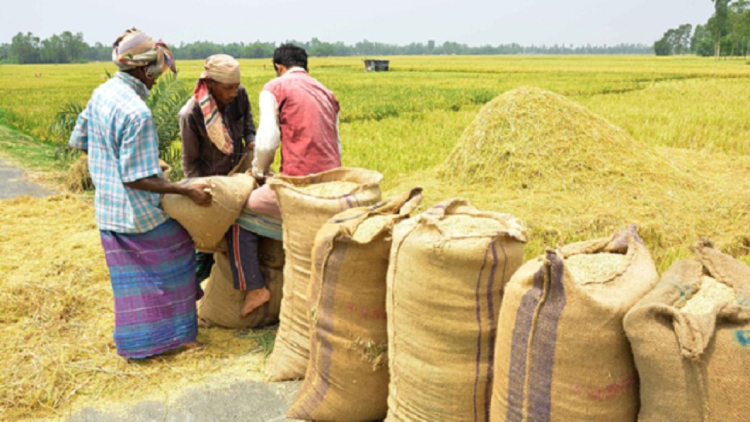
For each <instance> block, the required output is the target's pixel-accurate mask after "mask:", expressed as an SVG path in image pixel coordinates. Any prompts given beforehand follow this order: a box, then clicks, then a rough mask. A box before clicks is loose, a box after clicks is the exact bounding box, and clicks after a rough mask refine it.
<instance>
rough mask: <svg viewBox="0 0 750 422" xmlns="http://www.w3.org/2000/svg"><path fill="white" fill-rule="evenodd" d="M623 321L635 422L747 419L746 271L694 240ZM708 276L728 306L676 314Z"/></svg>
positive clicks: (749, 291)
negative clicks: (723, 290) (635, 392)
mask: <svg viewBox="0 0 750 422" xmlns="http://www.w3.org/2000/svg"><path fill="white" fill-rule="evenodd" d="M693 251H694V253H695V259H690V260H683V261H678V262H676V263H675V264H674V265H672V267H670V269H669V270H668V271H667V272H666V273H664V275H663V276H662V279H661V282H660V283H659V284H658V285H657V286H656V288H655V289H654V290H653V291H651V292H650V293H649V294H648V295H647V296H646V297H644V298H643V299H642V300H641V301H640V302H638V303H637V304H636V305H635V306H634V307H633V309H631V310H630V312H628V314H627V315H626V316H625V332H626V333H627V335H628V339H630V343H631V345H632V347H633V354H634V356H635V363H636V366H637V368H638V375H639V377H640V380H641V383H640V390H641V391H640V395H641V411H640V413H639V415H638V420H640V421H668V420H669V421H686V422H691V421H743V420H748V418H750V268H748V267H747V266H746V265H745V264H743V263H741V262H739V261H737V260H735V259H734V258H732V257H730V256H728V255H725V254H723V253H721V252H719V251H717V250H715V249H714V248H713V246H712V245H711V244H710V243H709V242H705V241H704V242H699V243H698V244H696V245H695V246H694V248H693ZM704 275H708V276H710V277H712V278H714V279H716V281H718V282H722V283H725V284H726V285H728V286H731V287H732V289H733V290H734V293H735V301H732V302H729V301H724V302H719V303H717V304H716V306H714V307H713V308H712V309H711V308H708V310H707V313H705V314H702V315H700V314H699V315H695V314H692V313H685V312H683V311H682V308H683V306H685V303H686V302H687V301H688V300H690V299H691V296H693V295H694V294H695V293H696V292H698V291H699V289H701V288H702V279H703V277H702V276H704Z"/></svg>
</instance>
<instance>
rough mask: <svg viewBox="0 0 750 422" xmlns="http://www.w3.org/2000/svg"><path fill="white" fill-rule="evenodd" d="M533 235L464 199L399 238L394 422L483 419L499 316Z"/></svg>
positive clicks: (397, 233)
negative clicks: (508, 286) (509, 283)
mask: <svg viewBox="0 0 750 422" xmlns="http://www.w3.org/2000/svg"><path fill="white" fill-rule="evenodd" d="M526 240H527V234H526V229H525V228H524V227H523V226H522V225H521V223H520V222H519V221H518V220H516V219H515V218H514V217H513V216H511V215H508V214H500V213H494V212H485V211H478V210H477V209H476V208H474V207H472V206H471V205H469V202H468V201H466V200H462V199H452V200H448V201H445V202H443V203H441V204H439V205H436V206H434V207H432V208H430V209H429V210H427V211H426V212H424V213H422V214H420V215H418V216H416V217H415V218H413V219H409V220H405V221H403V222H402V223H399V224H398V225H397V226H396V227H395V229H394V232H393V246H392V248H391V255H390V267H389V269H388V278H387V280H388V282H387V288H388V291H387V295H386V307H387V308H386V309H387V313H388V365H389V370H390V384H389V392H388V418H387V420H389V421H430V422H433V421H486V420H487V419H488V418H489V399H490V391H491V388H492V365H493V360H494V356H493V352H494V344H495V341H494V340H495V334H496V328H497V313H498V309H499V308H500V302H501V299H502V296H503V288H504V285H505V283H506V282H507V281H508V279H509V278H510V277H511V275H512V274H513V273H514V272H515V271H516V269H518V267H520V266H521V263H522V262H523V243H525V242H526Z"/></svg>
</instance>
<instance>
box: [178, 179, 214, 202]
mask: <svg viewBox="0 0 750 422" xmlns="http://www.w3.org/2000/svg"><path fill="white" fill-rule="evenodd" d="M211 188H213V186H212V185H209V184H208V183H193V184H191V185H188V186H186V190H185V196H187V197H188V198H190V199H192V200H193V202H195V204H196V205H200V206H201V207H207V206H210V205H211V201H212V200H213V197H214V196H213V194H212V193H211Z"/></svg>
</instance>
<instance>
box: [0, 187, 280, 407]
mask: <svg viewBox="0 0 750 422" xmlns="http://www.w3.org/2000/svg"><path fill="white" fill-rule="evenodd" d="M0 227H2V230H1V231H0V256H2V257H3V259H2V260H0V274H2V277H0V338H2V341H0V356H2V357H3V364H2V365H0V419H2V420H18V419H21V418H32V417H33V418H42V417H55V416H60V415H63V414H67V413H68V412H70V411H71V410H72V409H73V408H77V407H79V406H82V405H86V404H94V403H95V405H96V406H100V405H102V403H117V404H119V405H125V404H128V403H129V402H132V401H133V400H138V399H143V398H144V397H154V396H155V397H163V396H164V395H166V394H167V393H169V394H170V395H172V396H176V395H178V394H179V392H180V391H182V390H183V389H186V388H190V387H191V386H194V385H195V382H197V381H201V382H202V383H206V382H208V383H209V384H211V383H216V384H220V383H225V382H231V380H233V379H237V378H244V379H260V378H261V377H262V375H261V372H260V371H261V369H262V367H263V365H264V357H265V355H266V354H267V352H268V350H269V346H270V344H272V341H273V340H272V339H273V331H272V330H270V331H269V330H261V331H256V332H252V331H247V332H237V331H232V330H222V329H208V330H201V331H200V333H199V336H198V339H199V341H203V342H205V343H207V344H208V347H207V348H206V349H205V350H203V351H200V352H189V353H172V354H167V355H164V356H160V357H156V358H151V359H147V360H143V361H136V362H133V363H128V361H126V360H125V359H122V358H120V357H119V356H117V353H116V350H115V346H114V342H113V339H112V331H113V328H114V315H113V300H112V291H111V285H110V281H109V275H108V271H107V267H106V263H105V261H104V253H103V250H102V247H101V240H100V237H99V231H98V230H97V228H96V224H95V221H94V211H93V208H92V207H91V206H89V205H86V204H84V203H82V202H80V201H78V200H77V199H76V198H75V197H73V196H70V195H58V196H53V197H50V198H44V199H32V198H30V197H22V198H17V199H12V200H4V201H0ZM107 406H110V405H109V404H107Z"/></svg>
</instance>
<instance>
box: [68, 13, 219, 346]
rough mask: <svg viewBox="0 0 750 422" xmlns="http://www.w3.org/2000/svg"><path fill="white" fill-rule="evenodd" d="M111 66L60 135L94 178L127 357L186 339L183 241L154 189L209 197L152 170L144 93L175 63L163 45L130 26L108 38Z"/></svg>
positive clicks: (188, 305)
mask: <svg viewBox="0 0 750 422" xmlns="http://www.w3.org/2000/svg"><path fill="white" fill-rule="evenodd" d="M112 59H113V62H114V63H115V65H117V66H118V68H119V71H118V72H117V73H115V75H114V77H112V78H111V79H110V80H108V81H107V82H105V83H104V84H102V85H101V86H100V87H99V88H97V89H96V90H95V91H94V93H93V95H92V96H91V100H89V102H88V105H87V106H86V109H85V110H84V111H83V112H82V113H81V114H80V115H79V116H78V121H77V123H76V128H75V130H74V131H73V134H72V135H71V138H70V145H71V146H73V147H75V148H79V149H81V150H84V151H86V152H87V154H88V164H89V172H90V173H91V178H92V180H93V181H94V186H95V187H96V195H95V200H94V203H95V209H96V223H97V225H98V227H99V231H100V233H101V238H102V246H103V248H104V251H105V256H106V260H107V266H108V267H109V272H110V278H111V281H112V289H113V293H114V299H115V333H114V338H115V344H116V345H117V352H118V354H120V355H121V356H123V357H126V358H130V359H138V358H144V357H148V356H153V355H157V354H160V353H162V352H164V351H166V350H170V349H174V348H178V347H187V348H196V347H200V345H199V344H198V343H196V342H195V338H196V335H197V317H196V309H195V308H196V307H195V301H196V300H197V299H198V292H199V287H198V283H197V281H196V278H195V262H194V258H193V247H194V246H193V242H192V240H191V239H190V237H189V235H188V234H187V232H186V231H185V229H183V228H182V227H181V226H180V225H179V224H178V223H177V222H176V221H174V220H172V219H170V218H169V217H168V216H167V215H166V214H165V213H164V211H163V210H162V209H161V207H160V205H159V198H160V194H164V193H175V194H180V195H185V196H188V197H189V198H190V199H192V200H193V201H194V202H195V203H196V204H198V205H204V206H208V205H210V204H211V195H210V194H209V193H207V192H205V188H206V187H207V185H205V184H193V185H184V184H176V183H171V182H168V181H166V180H164V179H162V178H161V177H160V176H161V174H162V173H161V169H160V166H159V155H158V145H159V140H158V138H157V136H156V128H155V127H154V122H153V118H152V114H151V110H150V109H149V108H148V106H147V105H146V103H145V99H146V98H147V96H148V94H149V90H150V89H151V88H152V87H153V86H154V84H155V83H156V80H157V78H158V77H159V76H160V75H161V74H162V73H163V72H164V71H166V70H171V71H173V72H175V66H174V59H173V57H172V53H171V51H170V50H169V48H168V47H167V46H166V44H164V43H163V42H161V41H158V42H156V41H154V40H153V39H152V38H151V37H150V36H148V35H147V34H146V33H144V32H142V31H139V30H137V29H135V28H133V29H130V30H128V31H126V32H125V33H124V34H123V35H122V36H121V37H119V38H118V39H117V41H116V42H115V45H114V50H113V52H112Z"/></svg>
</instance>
